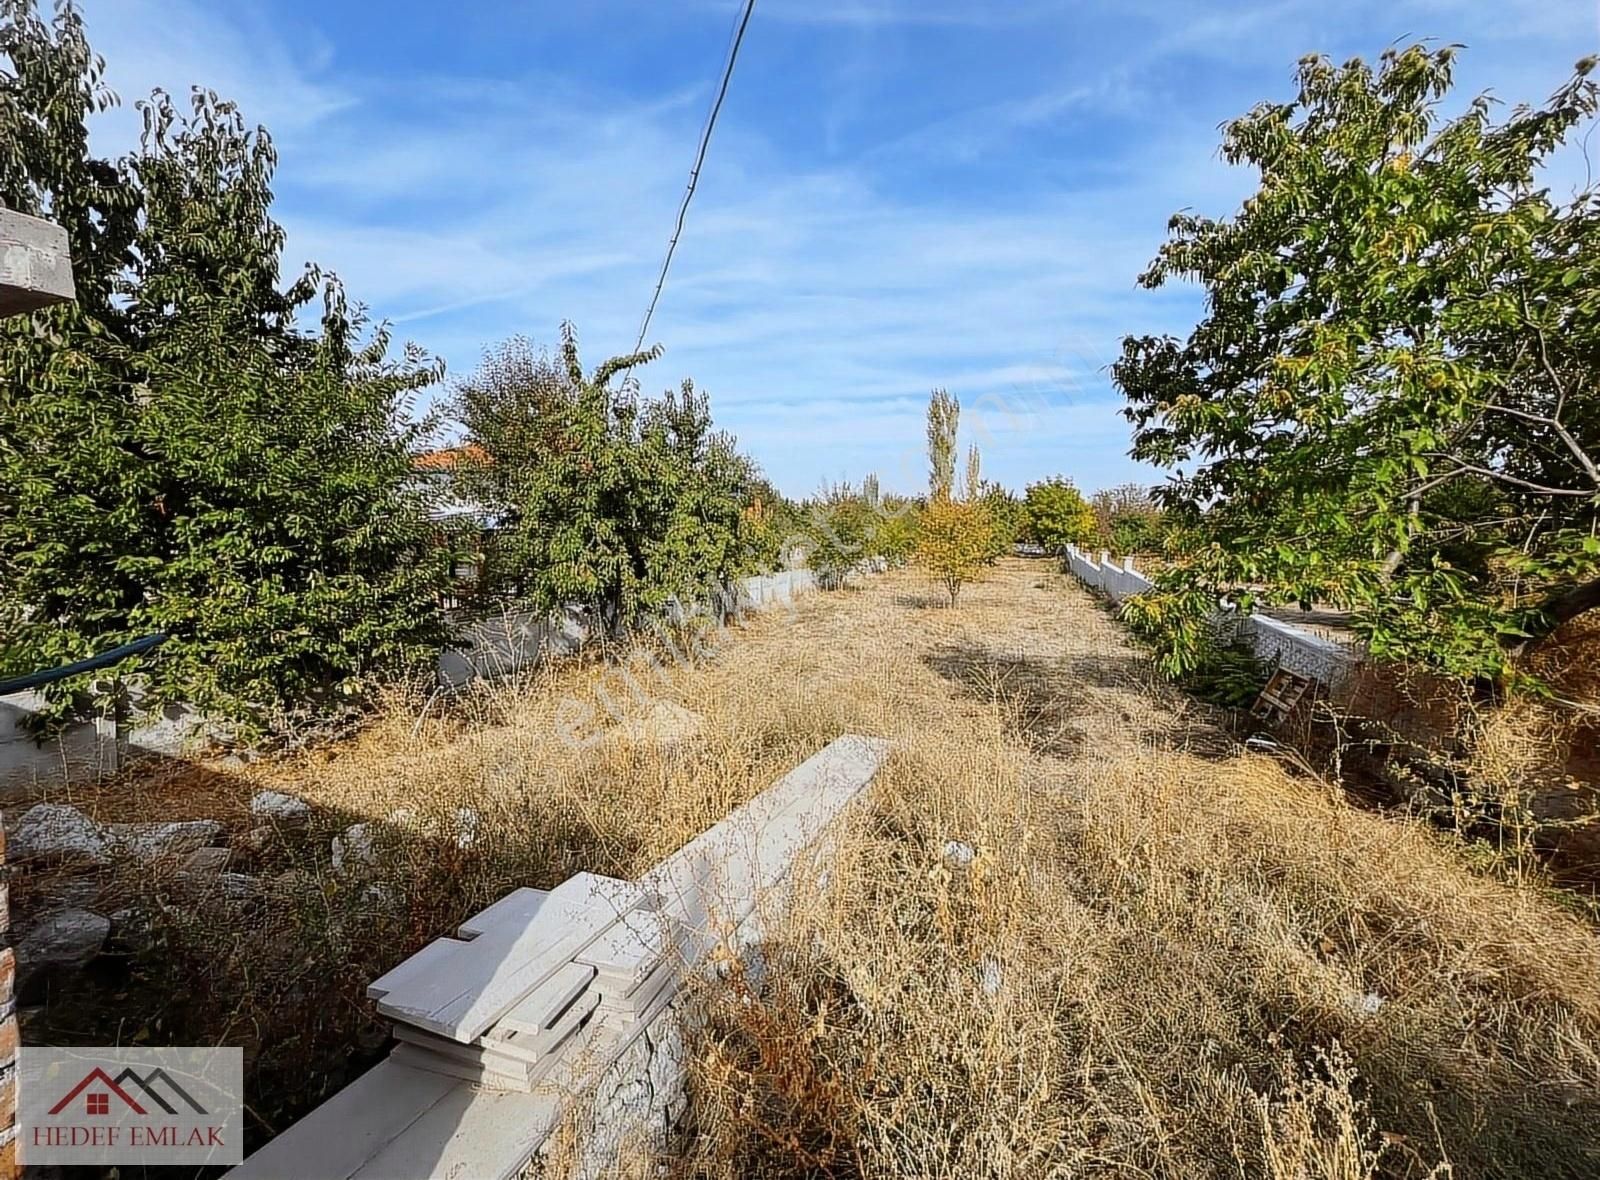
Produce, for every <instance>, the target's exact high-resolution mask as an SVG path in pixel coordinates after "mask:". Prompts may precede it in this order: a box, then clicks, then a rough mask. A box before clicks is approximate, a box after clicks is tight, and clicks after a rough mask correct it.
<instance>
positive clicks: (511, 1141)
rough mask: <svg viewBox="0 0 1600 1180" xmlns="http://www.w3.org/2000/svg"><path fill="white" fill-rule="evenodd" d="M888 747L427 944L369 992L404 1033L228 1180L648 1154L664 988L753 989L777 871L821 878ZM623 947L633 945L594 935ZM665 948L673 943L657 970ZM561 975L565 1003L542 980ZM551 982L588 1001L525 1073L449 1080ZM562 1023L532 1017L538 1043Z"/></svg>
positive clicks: (676, 1026)
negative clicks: (722, 977) (627, 864)
mask: <svg viewBox="0 0 1600 1180" xmlns="http://www.w3.org/2000/svg"><path fill="white" fill-rule="evenodd" d="M888 752H889V746H888V743H887V742H885V741H882V740H879V739H875V738H866V737H859V736H855V735H851V734H846V735H845V736H843V737H840V738H838V739H836V740H835V741H833V742H831V743H829V745H828V746H826V747H825V748H824V749H822V750H821V751H819V752H818V753H816V754H815V755H813V756H812V757H811V758H809V759H807V760H806V761H805V762H804V763H802V764H801V765H800V766H798V767H796V768H795V769H794V770H793V771H791V772H789V773H788V774H786V775H785V776H784V777H783V778H781V779H779V780H778V781H777V782H776V783H774V784H772V785H771V786H770V787H768V788H767V789H766V790H764V791H762V792H761V793H760V794H758V795H756V796H755V797H754V798H753V799H751V800H750V801H749V802H747V803H745V804H743V805H742V806H740V807H738V808H736V809H735V810H734V811H733V812H731V813H730V814H729V815H728V816H726V817H725V818H724V819H722V820H721V821H719V822H718V823H716V824H714V825H712V827H711V828H709V829H707V830H706V831H705V832H702V833H701V834H700V835H699V836H696V837H695V838H694V839H693V840H691V841H689V843H687V844H685V845H684V846H683V847H682V848H680V849H679V850H678V851H676V852H674V853H673V854H672V855H671V856H669V857H667V858H666V859H665V860H663V861H661V862H660V863H659V864H658V865H656V866H655V867H654V868H652V869H651V870H650V871H649V872H647V873H646V874H645V875H644V876H642V877H640V878H639V879H638V880H637V881H635V882H627V881H619V880H615V879H612V878H605V877H595V876H593V875H591V874H586V873H580V874H578V875H577V876H576V877H574V878H572V879H571V880H569V881H567V882H565V883H564V884H562V885H560V886H557V887H556V888H555V889H554V890H551V891H550V892H549V893H547V894H541V893H540V892H539V891H537V890H526V889H524V890H517V891H515V892H514V893H513V894H511V895H508V896H507V897H505V898H502V899H501V900H500V901H498V902H496V903H495V904H494V905H492V906H490V907H489V908H488V909H487V910H485V911H483V912H482V913H480V914H478V915H477V916H475V917H474V918H472V919H469V920H468V921H467V922H466V923H463V924H462V926H461V927H460V928H459V930H458V931H457V933H458V935H459V936H460V937H458V938H441V939H438V940H436V941H435V942H433V943H430V944H429V945H428V946H427V947H425V948H424V949H423V950H422V951H421V952H419V953H418V954H416V955H414V956H412V957H411V958H410V959H407V960H405V961H404V962H403V963H401V964H399V965H397V966H396V967H395V968H394V969H393V970H391V971H390V972H388V973H387V974H386V975H384V976H383V977H382V978H381V979H380V980H378V981H375V983H374V985H373V987H372V990H371V994H372V995H374V997H375V998H376V999H377V1002H378V1010H379V1013H380V1014H382V1015H386V1016H389V1017H391V1018H393V1019H395V1020H396V1021H397V1022H402V1021H403V1022H405V1023H406V1025H407V1026H408V1027H407V1028H402V1027H401V1025H400V1023H397V1026H396V1031H397V1033H399V1034H401V1035H402V1036H403V1037H405V1038H406V1040H405V1043H402V1044H401V1045H400V1046H399V1047H397V1048H396V1050H395V1052H394V1055H393V1056H391V1057H390V1058H389V1059H388V1060H386V1061H383V1062H381V1063H380V1064H379V1065H377V1066H376V1067H375V1068H373V1069H372V1070H370V1071H368V1072H367V1073H366V1074H363V1075H362V1076H361V1077H360V1078H359V1079H357V1080H356V1081H355V1082H354V1083H352V1084H351V1085H349V1086H347V1087H345V1089H343V1090H341V1091H340V1092H339V1093H338V1094H336V1095H334V1097H333V1098H331V1099H329V1101H327V1102H326V1103H324V1104H323V1105H322V1106H321V1107H318V1108H317V1109H316V1110H315V1111H313V1112H312V1113H311V1114H309V1115H307V1116H306V1117H305V1118H304V1119H302V1120H301V1121H300V1122H298V1123H296V1124H295V1125H294V1126H292V1127H290V1128H288V1129H287V1130H285V1131H284V1132H283V1133H282V1134H280V1135H279V1136H278V1137H277V1138H276V1139H274V1140H272V1142H270V1143H268V1144H267V1145H266V1146H265V1147H263V1148H262V1149H261V1150H260V1151H258V1152H256V1153H254V1154H253V1155H251V1156H250V1157H249V1158H248V1159H247V1160H246V1161H245V1162H244V1164H242V1165H241V1166H240V1167H238V1168H236V1169H235V1170H234V1171H232V1172H230V1173H229V1174H228V1175H229V1177H230V1180H279V1178H281V1180H291V1178H294V1180H298V1178H299V1177H303V1176H312V1175H315V1176H317V1177H319V1178H326V1180H389V1178H392V1177H394V1176H397V1175H405V1176H410V1177H424V1176H427V1177H467V1176H470V1177H474V1178H475V1180H476V1178H479V1177H483V1178H486V1180H501V1178H504V1177H511V1176H519V1175H520V1176H526V1177H533V1176H541V1175H543V1174H544V1171H543V1165H544V1162H545V1161H546V1160H547V1159H553V1160H560V1161H562V1162H563V1163H575V1164H576V1174H577V1175H578V1176H579V1177H581V1178H583V1180H591V1178H592V1180H599V1178H600V1177H602V1176H608V1175H612V1174H614V1173H615V1168H616V1164H617V1162H618V1155H619V1153H620V1152H621V1151H622V1150H623V1148H624V1146H625V1145H627V1144H630V1143H644V1144H648V1145H655V1146H659V1145H660V1144H661V1143H662V1142H663V1141H665V1139H666V1138H667V1136H668V1135H669V1134H670V1133H671V1131H672V1129H673V1128H674V1127H675V1126H676V1125H677V1123H678V1120H679V1119H680V1118H681V1116H682V1115H683V1113H684V1110H685V1108H686V1106H687V1101H688V1100H687V1095H686V1092H685V1078H686V1072H687V1068H688V1063H687V1060H686V1047H685V1046H686V1038H687V1033H688V1032H689V1031H690V1029H691V1027H692V1022H693V1021H694V1020H695V1019H697V1015H696V1012H695V1010H694V1008H693V994H692V993H691V992H689V991H684V990H680V987H679V985H680V983H681V982H682V981H684V980H688V979H692V978H694V977H696V976H700V977H703V978H705V979H706V980H707V981H708V982H711V983H712V985H713V986H714V983H715V980H716V978H717V977H718V975H719V973H720V972H721V971H723V970H725V967H726V964H728V963H730V962H732V961H733V960H734V959H735V958H738V959H742V960H744V961H745V962H746V963H748V964H749V970H750V972H751V975H752V977H753V978H755V979H759V973H760V968H761V959H760V945H761V941H762V931H763V920H762V919H763V917H764V915H766V914H768V913H770V912H771V910H770V909H769V907H770V906H772V905H774V904H777V902H778V901H779V900H781V897H782V895H783V893H784V890H785V886H786V884H787V882H788V881H789V880H790V879H791V878H792V876H793V874H795V873H798V872H806V873H820V872H821V871H822V866H823V865H824V864H825V863H826V859H827V856H828V855H829V843H830V842H829V841H828V840H827V838H826V833H827V830H828V827H829V825H830V824H832V823H833V822H834V821H835V820H836V819H837V818H838V817H839V816H840V814H841V813H842V812H843V811H844V810H845V808H846V807H848V806H849V805H850V803H851V802H852V801H854V800H855V799H856V798H858V797H859V796H860V794H861V793H862V791H863V790H865V788H866V787H867V785H868V784H869V783H870V782H871V781H872V779H873V778H874V777H875V776H876V774H877V772H878V770H879V768H880V767H881V766H882V765H883V762H884V760H885V759H886V758H887V756H888ZM639 930H645V931H647V932H649V931H653V932H656V933H655V939H656V941H654V942H653V943H652V940H651V937H650V936H649V934H648V933H647V934H646V935H645V936H644V938H643V940H642V941H641V940H640V939H639V938H638V936H637V932H638V931H639ZM668 931H670V932H671V938H670V940H669V939H667V936H666V934H665V933H664V932H668ZM624 933H629V934H632V935H633V936H634V937H633V941H626V940H624V942H614V941H612V939H613V936H614V935H618V934H624ZM652 946H654V948H655V949H654V950H650V949H649V948H650V947H652ZM663 946H670V947H672V950H671V954H672V955H673V956H674V957H673V958H672V959H671V960H670V961H669V960H665V959H662V958H661V957H660V956H661V955H662V950H661V949H660V948H661V947H663ZM596 948H605V949H602V950H599V951H597V950H596ZM640 948H645V949H643V950H641V949H640ZM619 956H620V957H619ZM662 963H664V964H665V967H664V968H663V967H660V966H655V965H653V964H662ZM582 967H589V968H591V974H590V975H589V976H587V977H585V976H583V973H582V971H581V970H579V968H582ZM663 970H664V971H665V974H664V976H663V978H664V979H665V980H666V986H665V987H663V988H662V990H660V991H659V992H650V990H649V985H648V984H646V983H643V982H635V984H634V985H633V986H634V987H636V988H637V991H636V992H632V993H630V992H629V991H626V990H618V989H621V988H623V987H624V986H625V980H626V979H629V978H632V979H635V980H639V979H654V978H657V974H656V973H657V972H659V971H663ZM596 972H597V973H596ZM573 975H576V976H578V989H579V990H577V991H576V992H574V991H573V990H571V988H570V987H568V985H565V984H559V985H552V981H553V980H556V979H560V978H567V977H569V976H573ZM585 979H587V982H585ZM513 982H514V983H515V986H510V985H511V984H512V983H513ZM552 986H555V987H556V988H557V990H558V991H559V989H560V988H563V987H568V990H566V991H564V992H560V994H562V995H567V996H569V997H570V996H573V995H576V997H577V998H575V999H570V1000H569V1001H568V1004H569V1006H568V1007H567V1008H566V1009H564V1011H567V1012H570V1011H573V1010H575V1009H576V1008H577V1006H578V1005H579V1004H581V1003H582V1002H583V1001H584V999H585V998H589V997H590V996H591V992H592V993H594V995H593V1000H594V1006H592V1007H591V1008H590V1009H589V1011H592V1012H593V1016H592V1017H591V1018H589V1019H587V1020H586V1021H583V1022H578V1021H577V1019H576V1018H573V1019H574V1024H573V1027H572V1029H571V1031H570V1032H569V1033H567V1034H566V1039H564V1040H558V1041H556V1042H555V1043H554V1045H553V1047H547V1048H545V1049H544V1050H542V1051H541V1053H540V1059H539V1064H538V1065H536V1066H534V1067H532V1068H533V1070H534V1072H533V1073H532V1074H531V1075H530V1076H529V1077H528V1078H526V1079H521V1080H518V1079H512V1080H510V1081H506V1080H503V1078H502V1080H497V1081H494V1080H490V1079H488V1078H486V1077H483V1076H481V1075H477V1074H475V1073H474V1075H473V1076H471V1077H467V1076H464V1075H463V1074H462V1069H461V1066H460V1065H459V1064H457V1063H458V1062H459V1061H460V1059H461V1056H460V1055H461V1054H462V1053H463V1052H465V1053H467V1054H468V1055H469V1056H470V1055H471V1054H473V1053H479V1052H482V1053H491V1054H492V1053H494V1052H496V1050H495V1049H494V1048H493V1046H495V1045H503V1044H504V1043H505V1042H504V1041H503V1040H502V1039H500V1038H501V1036H502V1034H503V1033H504V1031H505V1028H506V1027H510V1028H511V1029H512V1032H513V1035H520V1030H522V1029H525V1028H526V1027H527V1020H528V1016H527V1015H525V1014H523V1013H524V1008H525V1007H526V1008H528V1009H534V1010H537V1011H541V1012H542V1011H545V1010H546V1008H545V1005H546V1004H547V1003H550V1004H551V1006H550V1007H549V1009H548V1010H549V1011H552V1012H553V1011H556V1007H555V1005H558V1004H559V1003H560V1002H561V1001H560V1000H554V1001H551V1000H550V991H549V988H550V987H552ZM630 994H632V995H634V996H636V997H637V999H636V1001H629V1000H628V996H629V995H630ZM536 995H538V996H543V997H545V999H540V1000H535V999H534V998H533V997H535V996H536ZM508 1013H509V1015H508ZM564 1019H566V1017H564V1016H557V1017H555V1018H554V1021H552V1022H542V1021H543V1018H540V1021H539V1022H536V1023H539V1026H540V1027H543V1028H546V1029H552V1028H554V1027H556V1023H557V1022H559V1021H561V1020H564ZM502 1021H504V1022H506V1023H505V1024H502ZM414 1027H425V1028H432V1029H434V1030H436V1031H437V1032H438V1033H439V1034H440V1036H442V1037H447V1038H448V1040H447V1041H446V1042H444V1043H442V1044H440V1045H439V1047H440V1048H441V1049H442V1050H444V1051H445V1052H444V1054H443V1055H442V1056H432V1055H431V1051H430V1053H424V1054H421V1055H420V1056H419V1054H418V1053H417V1052H416V1050H415V1048H414V1045H415V1037H414V1033H410V1032H409V1031H408V1030H409V1029H410V1028H414ZM541 1035H542V1034H541ZM434 1039H435V1041H438V1039H439V1038H438V1037H436V1038H434ZM407 1050H410V1051H409V1052H407ZM502 1052H503V1051H502ZM469 1072H470V1071H469ZM564 1132H565V1133H564Z"/></svg>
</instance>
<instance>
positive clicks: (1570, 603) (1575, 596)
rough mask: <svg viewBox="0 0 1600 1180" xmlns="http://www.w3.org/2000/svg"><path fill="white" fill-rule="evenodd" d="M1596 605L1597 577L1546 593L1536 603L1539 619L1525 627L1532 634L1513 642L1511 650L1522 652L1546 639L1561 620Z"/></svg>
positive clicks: (1599, 581)
mask: <svg viewBox="0 0 1600 1180" xmlns="http://www.w3.org/2000/svg"><path fill="white" fill-rule="evenodd" d="M1597 607H1600V578H1595V579H1593V580H1592V581H1588V582H1582V583H1579V584H1578V585H1576V586H1569V587H1567V589H1565V590H1561V591H1558V592H1557V593H1555V594H1552V595H1550V596H1549V597H1548V598H1546V599H1545V600H1544V602H1542V603H1541V604H1540V605H1539V614H1540V615H1541V616H1542V618H1541V619H1540V620H1539V621H1537V622H1535V623H1534V624H1533V625H1532V626H1530V627H1529V628H1528V629H1529V631H1531V632H1532V634H1531V635H1530V636H1529V638H1527V639H1524V640H1521V641H1520V642H1519V643H1517V645H1516V646H1515V647H1513V648H1512V651H1513V652H1514V653H1515V654H1517V655H1526V654H1527V653H1528V652H1530V651H1532V650H1533V649H1534V648H1536V647H1538V646H1539V645H1540V644H1541V643H1543V642H1544V641H1545V640H1546V639H1549V638H1550V636H1551V635H1552V634H1554V633H1555V631H1556V629H1557V628H1558V627H1560V626H1561V625H1562V624H1563V623H1568V622H1571V621H1572V620H1573V619H1575V618H1577V617H1578V616H1579V615H1581V614H1586V613H1587V612H1589V611H1592V610H1594V609H1595V608H1597Z"/></svg>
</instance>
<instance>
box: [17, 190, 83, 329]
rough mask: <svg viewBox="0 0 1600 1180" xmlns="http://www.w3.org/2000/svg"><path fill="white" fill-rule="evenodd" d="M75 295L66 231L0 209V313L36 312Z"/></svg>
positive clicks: (57, 226) (32, 218)
mask: <svg viewBox="0 0 1600 1180" xmlns="http://www.w3.org/2000/svg"><path fill="white" fill-rule="evenodd" d="M75 295H76V290H75V289H74V287H73V285H72V260H71V259H70V258H69V257H68V255H67V231H66V230H64V229H62V228H61V227H60V226H59V225H53V224H51V223H50V222H48V221H40V220H39V219H38V218H37V217H27V216H24V215H23V214H21V213H13V212H11V211H10V210H9V209H0V316H9V315H22V314H24V313H26V312H30V311H37V310H38V309H39V308H41V307H49V306H50V305H51V304H52V303H65V302H66V301H68V300H70V299H72V298H73V297H74V296H75Z"/></svg>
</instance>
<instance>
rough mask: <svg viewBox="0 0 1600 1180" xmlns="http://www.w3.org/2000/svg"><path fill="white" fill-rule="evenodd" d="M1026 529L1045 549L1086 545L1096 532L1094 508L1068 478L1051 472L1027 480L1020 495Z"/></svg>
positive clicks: (1063, 549)
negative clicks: (1026, 484) (1043, 478)
mask: <svg viewBox="0 0 1600 1180" xmlns="http://www.w3.org/2000/svg"><path fill="white" fill-rule="evenodd" d="M1022 507H1023V512H1024V513H1025V515H1026V518H1027V531H1028V536H1030V537H1031V538H1032V539H1033V541H1034V542H1035V543H1036V544H1038V545H1041V546H1043V547H1044V549H1045V551H1046V552H1049V553H1064V552H1065V551H1066V548H1067V546H1068V545H1086V544H1088V543H1090V542H1091V541H1092V540H1093V539H1094V538H1095V536H1096V527H1095V518H1094V510H1093V509H1091V508H1090V507H1089V504H1088V502H1087V501H1086V500H1084V498H1083V496H1082V494H1081V493H1080V492H1079V491H1078V489H1077V488H1076V487H1074V486H1073V483H1072V481H1071V480H1070V479H1066V478H1064V477H1062V476H1059V475H1058V476H1054V477H1052V478H1050V479H1046V480H1040V481H1039V482H1037V483H1030V484H1029V485H1028V487H1027V490H1026V492H1025V493H1024V496H1023V502H1022Z"/></svg>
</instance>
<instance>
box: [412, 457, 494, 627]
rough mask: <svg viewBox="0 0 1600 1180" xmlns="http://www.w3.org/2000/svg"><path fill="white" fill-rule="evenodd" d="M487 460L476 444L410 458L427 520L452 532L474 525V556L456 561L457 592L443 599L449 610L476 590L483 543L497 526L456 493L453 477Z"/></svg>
mask: <svg viewBox="0 0 1600 1180" xmlns="http://www.w3.org/2000/svg"><path fill="white" fill-rule="evenodd" d="M488 461H489V453H488V452H487V451H485V450H484V449H483V448H482V447H480V446H478V445H477V444H476V443H464V444H462V445H460V446H454V447H441V448H440V449H438V450H435V451H423V452H421V453H420V454H417V455H413V456H412V458H411V470H412V473H413V478H414V479H415V481H416V485H417V487H418V488H420V489H421V490H422V491H423V493H424V494H425V495H426V497H427V500H428V517H429V519H431V520H433V521H435V522H437V523H438V524H439V525H441V526H442V527H446V528H452V529H460V528H462V527H463V526H468V527H470V526H474V525H475V526H476V530H475V531H476V533H477V543H476V544H474V545H473V546H472V548H473V549H474V550H475V551H476V552H475V554H474V555H472V556H464V557H462V558H460V559H458V560H457V562H456V565H455V571H454V572H455V579H456V582H457V583H458V590H457V591H456V592H455V593H452V594H450V595H448V596H447V601H446V604H445V605H446V606H447V607H449V608H450V609H455V608H457V607H460V606H461V605H463V602H464V600H465V598H466V597H467V596H469V595H470V594H471V593H472V592H473V590H474V589H475V588H476V587H477V584H478V576H479V573H480V571H481V568H482V565H483V556H482V550H483V544H484V542H485V541H486V540H487V539H488V538H489V537H490V536H492V535H493V533H494V530H495V527H496V525H498V523H499V520H498V518H497V517H496V515H495V514H494V513H493V512H491V511H490V510H489V509H488V508H486V507H484V506H483V505H482V504H479V503H477V502H476V501H473V500H469V499H467V498H466V497H464V496H462V495H461V494H460V489H459V488H458V486H457V484H456V480H455V474H456V472H457V471H458V470H459V469H460V468H461V467H463V466H465V465H466V464H469V463H487V462H488Z"/></svg>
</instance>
